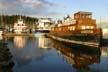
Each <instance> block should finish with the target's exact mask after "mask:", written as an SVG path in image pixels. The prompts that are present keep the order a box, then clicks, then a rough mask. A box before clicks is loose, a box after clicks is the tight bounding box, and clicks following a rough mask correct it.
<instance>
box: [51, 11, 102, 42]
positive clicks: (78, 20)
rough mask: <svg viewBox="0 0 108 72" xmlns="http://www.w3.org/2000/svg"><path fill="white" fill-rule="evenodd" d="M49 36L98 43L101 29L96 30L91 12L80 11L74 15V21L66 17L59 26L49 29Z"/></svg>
mask: <svg viewBox="0 0 108 72" xmlns="http://www.w3.org/2000/svg"><path fill="white" fill-rule="evenodd" d="M50 34H51V35H53V36H56V37H61V38H65V39H69V40H75V41H82V42H93V43H95V42H96V43H99V42H100V37H101V29H98V28H97V26H96V20H95V19H92V12H84V11H80V12H77V13H75V14H74V19H72V18H71V17H70V16H69V15H68V16H67V17H65V18H64V20H62V24H61V25H56V26H55V27H51V30H50Z"/></svg>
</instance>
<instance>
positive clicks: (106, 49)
mask: <svg viewBox="0 0 108 72" xmlns="http://www.w3.org/2000/svg"><path fill="white" fill-rule="evenodd" d="M101 55H102V56H103V57H108V47H102V50H101Z"/></svg>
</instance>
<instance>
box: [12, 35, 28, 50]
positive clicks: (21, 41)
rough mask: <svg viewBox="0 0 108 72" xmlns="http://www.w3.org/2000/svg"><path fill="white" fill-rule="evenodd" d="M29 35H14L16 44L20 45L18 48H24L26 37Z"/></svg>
mask: <svg viewBox="0 0 108 72" xmlns="http://www.w3.org/2000/svg"><path fill="white" fill-rule="evenodd" d="M26 38H27V37H23V36H14V44H15V45H16V46H17V47H18V48H24V46H25V44H26V40H27V39H26Z"/></svg>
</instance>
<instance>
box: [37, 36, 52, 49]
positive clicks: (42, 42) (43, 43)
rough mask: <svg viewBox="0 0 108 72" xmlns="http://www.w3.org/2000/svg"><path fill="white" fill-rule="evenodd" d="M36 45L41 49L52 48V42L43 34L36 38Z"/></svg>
mask: <svg viewBox="0 0 108 72" xmlns="http://www.w3.org/2000/svg"><path fill="white" fill-rule="evenodd" d="M37 39H38V47H39V48H43V49H48V48H52V42H51V40H50V39H49V38H46V37H45V36H39V37H38V38H37Z"/></svg>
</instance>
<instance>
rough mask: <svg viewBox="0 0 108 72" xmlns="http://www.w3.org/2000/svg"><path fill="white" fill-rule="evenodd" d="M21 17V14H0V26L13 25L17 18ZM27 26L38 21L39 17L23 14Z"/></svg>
mask: <svg viewBox="0 0 108 72" xmlns="http://www.w3.org/2000/svg"><path fill="white" fill-rule="evenodd" d="M18 18H20V15H12V16H9V15H2V16H0V27H1V26H13V25H14V23H15V22H17V19H18ZM21 18H22V19H23V20H24V22H25V24H26V25H27V26H32V25H33V24H35V23H36V22H37V21H38V18H34V17H28V16H21Z"/></svg>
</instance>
